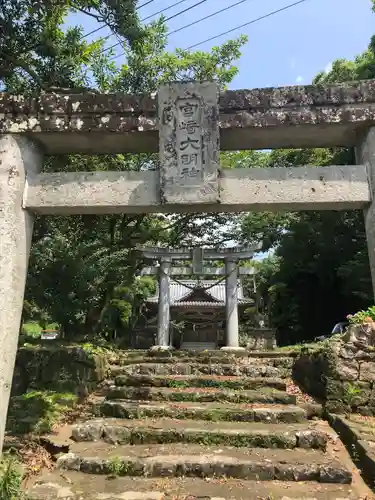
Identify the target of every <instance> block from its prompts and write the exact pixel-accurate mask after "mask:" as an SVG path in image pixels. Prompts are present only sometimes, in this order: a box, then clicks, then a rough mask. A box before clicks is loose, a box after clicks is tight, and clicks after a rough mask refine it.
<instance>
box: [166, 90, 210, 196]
mask: <svg viewBox="0 0 375 500" xmlns="http://www.w3.org/2000/svg"><path fill="white" fill-rule="evenodd" d="M158 100H159V121H160V125H159V147H160V189H161V199H162V202H164V203H171V204H176V203H177V204H183V203H217V202H218V201H220V191H219V181H218V168H219V161H218V158H219V125H218V88H217V85H216V84H213V83H198V84H197V83H173V84H170V85H166V86H164V87H162V88H161V89H160V91H159V94H158Z"/></svg>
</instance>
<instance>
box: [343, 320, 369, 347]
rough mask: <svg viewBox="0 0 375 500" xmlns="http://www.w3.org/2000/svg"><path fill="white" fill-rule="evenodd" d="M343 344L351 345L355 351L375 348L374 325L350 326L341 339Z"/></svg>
mask: <svg viewBox="0 0 375 500" xmlns="http://www.w3.org/2000/svg"><path fill="white" fill-rule="evenodd" d="M343 340H344V342H347V343H349V344H352V345H353V346H355V347H356V348H357V349H358V348H361V347H362V348H365V349H366V348H367V347H369V346H371V347H374V346H375V323H374V322H372V323H363V324H360V325H350V326H349V328H348V330H347V332H346V333H345V335H344V337H343Z"/></svg>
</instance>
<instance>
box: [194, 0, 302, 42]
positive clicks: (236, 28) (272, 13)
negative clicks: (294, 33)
mask: <svg viewBox="0 0 375 500" xmlns="http://www.w3.org/2000/svg"><path fill="white" fill-rule="evenodd" d="M304 2H307V0H299V1H298V2H294V3H291V4H289V5H286V6H285V7H282V8H281V9H277V10H274V11H272V12H269V13H268V14H265V15H264V16H260V17H257V18H256V19H252V20H251V21H249V22H247V23H244V24H241V25H240V26H236V27H235V28H232V29H230V30H228V31H224V32H223V33H220V34H219V35H215V36H212V37H210V38H207V39H206V40H202V41H201V42H198V43H195V44H194V45H190V47H187V48H186V49H185V50H191V49H194V48H195V47H198V46H199V45H202V44H203V43H206V42H211V41H212V40H216V38H220V37H221V36H224V35H228V34H229V33H232V32H233V31H236V30H238V29H241V28H244V27H245V26H249V25H250V24H254V23H257V22H258V21H262V20H263V19H266V18H267V17H271V16H273V15H275V14H278V13H279V12H283V11H284V10H287V9H291V8H292V7H295V6H296V5H299V4H301V3H304Z"/></svg>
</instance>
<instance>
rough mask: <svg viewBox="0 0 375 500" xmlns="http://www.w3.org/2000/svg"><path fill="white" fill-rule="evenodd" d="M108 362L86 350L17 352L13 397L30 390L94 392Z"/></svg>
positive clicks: (31, 348)
mask: <svg viewBox="0 0 375 500" xmlns="http://www.w3.org/2000/svg"><path fill="white" fill-rule="evenodd" d="M107 370H108V360H107V356H106V355H105V354H102V353H101V352H100V351H98V352H93V351H92V350H90V349H85V348H83V347H62V346H56V347H54V346H41V345H38V346H29V347H21V348H20V349H19V350H18V353H17V358H16V366H15V370H14V376H13V384H12V395H19V394H23V393H25V392H27V391H29V390H51V391H57V392H75V391H77V390H87V391H91V390H92V389H94V388H95V386H96V384H97V383H98V382H101V381H102V380H104V379H105V377H106V375H107Z"/></svg>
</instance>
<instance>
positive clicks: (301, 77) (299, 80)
mask: <svg viewBox="0 0 375 500" xmlns="http://www.w3.org/2000/svg"><path fill="white" fill-rule="evenodd" d="M303 80H304V78H303V76H301V75H298V76H297V78H296V83H302V82H303Z"/></svg>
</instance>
